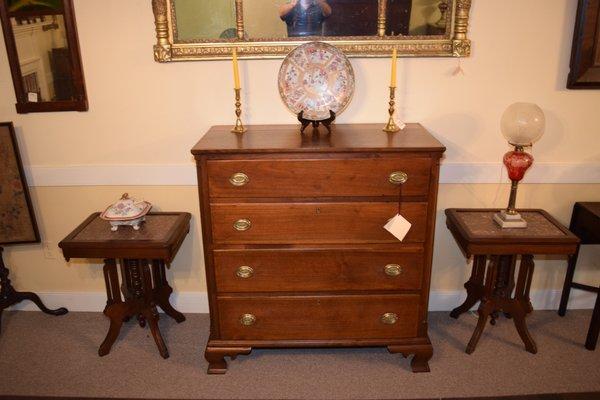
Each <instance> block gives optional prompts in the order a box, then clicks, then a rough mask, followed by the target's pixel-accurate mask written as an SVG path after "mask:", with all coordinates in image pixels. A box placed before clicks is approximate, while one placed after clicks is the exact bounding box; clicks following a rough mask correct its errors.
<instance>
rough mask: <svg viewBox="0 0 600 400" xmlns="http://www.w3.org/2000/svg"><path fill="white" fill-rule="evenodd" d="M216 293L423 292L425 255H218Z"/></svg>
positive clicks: (275, 252)
mask: <svg viewBox="0 0 600 400" xmlns="http://www.w3.org/2000/svg"><path fill="white" fill-rule="evenodd" d="M214 261H215V277H216V283H217V291H218V292H221V293H226V292H240V293H242V292H284V291H296V292H309V291H315V292H318V291H346V290H348V291H351V290H419V289H420V288H421V279H422V276H423V253H422V252H421V251H416V252H415V251H412V252H407V251H401V250H398V251H369V250H366V251H362V250H350V249H319V250H299V249H264V250H263V249H260V250H215V251H214Z"/></svg>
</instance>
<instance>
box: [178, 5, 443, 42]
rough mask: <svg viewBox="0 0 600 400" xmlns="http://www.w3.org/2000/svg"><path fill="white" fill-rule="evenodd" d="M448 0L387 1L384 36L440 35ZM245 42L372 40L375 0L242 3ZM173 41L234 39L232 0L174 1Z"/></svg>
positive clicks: (374, 30)
mask: <svg viewBox="0 0 600 400" xmlns="http://www.w3.org/2000/svg"><path fill="white" fill-rule="evenodd" d="M448 4H449V1H448V0H388V1H387V11H386V35H387V36H400V35H403V36H423V35H444V34H445V33H446V27H447V23H446V22H447V18H448V15H449V14H450V13H449V12H448V8H449V6H448ZM243 7H244V31H245V36H246V39H248V40H254V39H256V40H264V39H275V40H277V39H285V38H299V37H300V38H301V37H305V36H323V37H336V36H337V37H339V36H376V35H377V28H378V24H377V22H378V16H379V1H378V0H243ZM175 12H176V20H177V33H178V34H177V37H178V41H180V42H181V41H189V40H193V39H219V38H220V39H227V38H235V36H236V35H235V33H236V32H235V1H234V0H221V1H213V0H175Z"/></svg>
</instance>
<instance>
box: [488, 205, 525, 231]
mask: <svg viewBox="0 0 600 400" xmlns="http://www.w3.org/2000/svg"><path fill="white" fill-rule="evenodd" d="M494 221H495V222H496V223H497V224H498V225H500V228H502V229H510V228H527V221H525V220H524V219H523V218H522V217H521V214H519V213H514V214H512V213H510V214H509V213H508V211H507V210H502V211H500V212H499V213H497V214H494Z"/></svg>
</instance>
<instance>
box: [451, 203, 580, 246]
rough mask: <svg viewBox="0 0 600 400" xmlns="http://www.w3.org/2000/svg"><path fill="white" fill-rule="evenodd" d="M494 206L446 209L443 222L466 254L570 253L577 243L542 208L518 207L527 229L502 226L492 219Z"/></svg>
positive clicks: (577, 240) (565, 229) (576, 240)
mask: <svg viewBox="0 0 600 400" xmlns="http://www.w3.org/2000/svg"><path fill="white" fill-rule="evenodd" d="M498 211H500V210H497V209H457V208H450V209H447V210H446V225H447V227H448V229H450V232H452V235H453V236H454V238H455V239H456V241H457V242H458V244H459V246H460V248H461V250H462V251H463V252H464V253H465V254H466V255H467V256H471V255H475V254H496V255H501V254H573V253H574V252H575V249H576V248H577V244H578V243H579V239H578V238H577V236H575V235H574V234H572V233H571V232H570V231H569V230H568V229H567V228H565V227H564V226H563V225H562V224H561V223H560V222H558V221H557V220H556V219H554V218H553V217H552V216H551V215H550V214H548V213H547V212H546V211H544V210H519V213H520V214H521V215H522V216H523V219H525V220H526V221H527V228H514V229H502V228H500V227H499V226H498V225H497V224H496V223H495V222H494V220H493V216H494V214H495V213H497V212H498Z"/></svg>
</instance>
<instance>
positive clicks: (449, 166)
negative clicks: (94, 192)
mask: <svg viewBox="0 0 600 400" xmlns="http://www.w3.org/2000/svg"><path fill="white" fill-rule="evenodd" d="M25 173H26V175H27V182H29V185H30V186H34V187H35V186H42V187H43V186H195V185H196V184H197V177H196V170H195V166H194V164H192V163H189V164H121V165H119V164H100V165H64V166H44V165H30V166H25ZM508 182H509V181H508V178H507V176H506V172H505V168H504V166H503V164H502V163H500V162H498V163H467V162H442V166H441V173H440V183H442V184H452V183H454V184H461V183H462V184H476V183H508ZM523 183H543V184H569V183H571V184H575V183H587V184H600V162H597V163H595V162H591V163H569V162H557V163H544V162H539V163H536V164H535V166H534V167H533V168H532V169H531V170H530V171H529V172H528V173H527V175H526V176H525V179H524V180H523Z"/></svg>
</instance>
